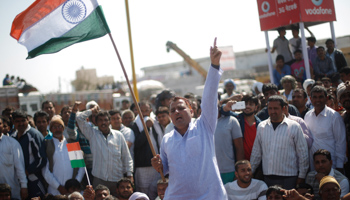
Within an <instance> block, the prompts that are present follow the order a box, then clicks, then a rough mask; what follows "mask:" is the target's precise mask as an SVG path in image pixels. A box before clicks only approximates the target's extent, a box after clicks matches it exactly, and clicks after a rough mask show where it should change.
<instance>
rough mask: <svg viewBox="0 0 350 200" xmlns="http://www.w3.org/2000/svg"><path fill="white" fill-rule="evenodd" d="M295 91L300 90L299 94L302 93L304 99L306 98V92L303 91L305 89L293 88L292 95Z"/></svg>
mask: <svg viewBox="0 0 350 200" xmlns="http://www.w3.org/2000/svg"><path fill="white" fill-rule="evenodd" d="M296 92H300V93H301V94H303V96H304V99H306V98H307V93H306V92H305V90H303V89H301V88H295V89H294V90H293V94H292V96H293V95H294V93H296Z"/></svg>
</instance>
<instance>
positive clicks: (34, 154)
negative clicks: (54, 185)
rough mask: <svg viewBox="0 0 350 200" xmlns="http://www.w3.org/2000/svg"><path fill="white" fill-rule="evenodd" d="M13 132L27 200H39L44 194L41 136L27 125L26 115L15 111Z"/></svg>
mask: <svg viewBox="0 0 350 200" xmlns="http://www.w3.org/2000/svg"><path fill="white" fill-rule="evenodd" d="M12 118H13V124H14V126H15V131H14V132H13V133H12V135H11V136H12V137H14V138H15V139H16V140H17V141H18V142H19V143H20V145H21V147H22V151H23V156H24V164H25V170H26V174H27V178H28V198H32V197H38V196H40V197H41V198H42V197H43V196H44V195H45V194H46V190H45V187H44V178H43V176H42V174H41V168H43V167H44V166H45V164H46V150H45V145H44V137H43V135H42V134H41V133H40V132H39V131H38V130H36V129H34V128H32V127H31V126H30V125H29V122H28V119H27V114H26V113H25V112H23V111H15V112H14V113H13V114H12Z"/></svg>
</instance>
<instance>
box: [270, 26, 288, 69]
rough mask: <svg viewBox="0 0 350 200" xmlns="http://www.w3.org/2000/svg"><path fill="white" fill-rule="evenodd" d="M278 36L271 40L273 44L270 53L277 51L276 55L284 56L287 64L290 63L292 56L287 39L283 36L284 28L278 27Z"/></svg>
mask: <svg viewBox="0 0 350 200" xmlns="http://www.w3.org/2000/svg"><path fill="white" fill-rule="evenodd" d="M277 31H278V34H279V36H278V37H277V38H276V39H275V40H274V41H273V46H272V49H271V53H273V52H275V50H276V51H277V54H278V55H282V56H283V57H284V60H285V63H286V64H287V65H291V64H292V63H293V56H292V53H291V52H290V49H289V41H288V39H287V38H286V37H285V35H286V28H285V27H280V28H278V29H277Z"/></svg>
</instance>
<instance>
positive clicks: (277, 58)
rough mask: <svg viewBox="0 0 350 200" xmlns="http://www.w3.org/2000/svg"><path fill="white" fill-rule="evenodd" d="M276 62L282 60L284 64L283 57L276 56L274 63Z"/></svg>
mask: <svg viewBox="0 0 350 200" xmlns="http://www.w3.org/2000/svg"><path fill="white" fill-rule="evenodd" d="M278 60H282V61H283V62H284V56H282V55H277V57H276V62H277V61H278Z"/></svg>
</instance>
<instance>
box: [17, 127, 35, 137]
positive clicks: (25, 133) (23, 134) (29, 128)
mask: <svg viewBox="0 0 350 200" xmlns="http://www.w3.org/2000/svg"><path fill="white" fill-rule="evenodd" d="M30 128H31V126H30V125H29V124H28V126H27V129H26V130H25V131H24V133H23V135H25V134H26V133H27V132H28V131H29V129H30ZM17 134H18V130H17V129H16V131H15V132H13V137H17ZM23 135H22V136H23Z"/></svg>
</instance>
